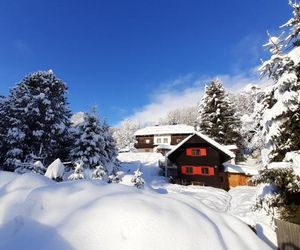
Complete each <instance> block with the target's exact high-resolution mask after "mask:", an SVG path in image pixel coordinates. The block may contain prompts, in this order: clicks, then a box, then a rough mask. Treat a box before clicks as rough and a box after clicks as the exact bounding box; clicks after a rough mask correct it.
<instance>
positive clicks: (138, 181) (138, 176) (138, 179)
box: [131, 168, 145, 189]
mask: <svg viewBox="0 0 300 250" xmlns="http://www.w3.org/2000/svg"><path fill="white" fill-rule="evenodd" d="M142 175H143V173H142V172H141V171H140V168H138V169H137V170H136V171H134V176H133V178H132V179H131V182H132V183H133V184H134V186H135V187H137V188H139V189H141V188H143V187H144V184H145V181H144V179H143V178H142Z"/></svg>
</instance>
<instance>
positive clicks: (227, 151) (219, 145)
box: [166, 132, 235, 158]
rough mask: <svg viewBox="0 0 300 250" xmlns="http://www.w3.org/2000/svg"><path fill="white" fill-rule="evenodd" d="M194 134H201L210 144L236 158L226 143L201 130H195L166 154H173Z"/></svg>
mask: <svg viewBox="0 0 300 250" xmlns="http://www.w3.org/2000/svg"><path fill="white" fill-rule="evenodd" d="M194 135H197V136H199V137H200V138H202V139H203V140H204V141H206V142H208V143H209V144H211V145H212V146H214V147H215V148H217V149H219V150H220V151H222V152H223V153H224V154H226V155H228V156H229V157H230V158H234V157H235V154H234V153H233V152H231V151H230V150H229V149H227V148H226V147H225V146H224V145H222V144H220V143H218V142H216V141H215V140H213V139H211V138H209V137H208V136H206V135H204V134H201V133H200V132H194V133H193V134H192V135H190V136H188V137H187V138H185V139H184V140H183V141H181V142H180V143H179V144H177V146H176V147H175V148H173V149H172V150H171V151H169V152H168V153H167V154H166V156H167V157H169V156H170V155H171V154H173V153H174V152H175V151H176V150H177V149H178V148H180V147H181V146H182V145H183V144H185V143H186V142H187V141H189V140H190V139H191V138H192V137H193V136H194Z"/></svg>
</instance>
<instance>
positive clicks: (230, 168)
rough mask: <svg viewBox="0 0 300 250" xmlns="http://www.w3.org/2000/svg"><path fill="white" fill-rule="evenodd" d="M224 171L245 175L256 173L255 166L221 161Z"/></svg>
mask: <svg viewBox="0 0 300 250" xmlns="http://www.w3.org/2000/svg"><path fill="white" fill-rule="evenodd" d="M223 166H224V171H225V172H229V173H244V174H246V175H252V176H253V175H257V174H258V169H257V167H251V166H244V165H234V164H231V163H228V162H225V163H223Z"/></svg>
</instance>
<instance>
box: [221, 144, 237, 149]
mask: <svg viewBox="0 0 300 250" xmlns="http://www.w3.org/2000/svg"><path fill="white" fill-rule="evenodd" d="M224 147H225V148H227V149H229V150H237V149H238V147H237V146H236V145H225V146H224Z"/></svg>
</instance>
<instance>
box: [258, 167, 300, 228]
mask: <svg viewBox="0 0 300 250" xmlns="http://www.w3.org/2000/svg"><path fill="white" fill-rule="evenodd" d="M253 182H254V183H255V184H269V186H268V187H269V188H268V190H269V191H268V192H266V190H264V191H263V194H262V196H261V197H258V199H257V202H256V205H255V207H254V208H255V209H256V210H257V209H258V210H264V211H265V212H266V213H267V214H268V215H271V216H272V217H273V218H277V219H282V220H288V221H291V222H294V223H298V224H299V223H300V221H299V219H300V218H297V211H298V212H299V205H298V206H297V205H296V204H295V202H296V199H295V195H297V193H298V194H299V192H300V177H299V175H297V174H296V173H295V172H294V169H293V168H291V167H274V168H272V167H271V168H265V169H263V170H261V171H260V172H259V175H258V176H256V177H255V178H253Z"/></svg>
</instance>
